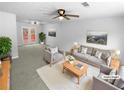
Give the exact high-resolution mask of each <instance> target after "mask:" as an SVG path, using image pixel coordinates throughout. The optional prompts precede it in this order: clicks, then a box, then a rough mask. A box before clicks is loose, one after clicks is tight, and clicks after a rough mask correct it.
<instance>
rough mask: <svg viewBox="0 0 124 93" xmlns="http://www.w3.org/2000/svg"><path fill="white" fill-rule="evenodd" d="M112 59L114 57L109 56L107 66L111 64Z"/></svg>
mask: <svg viewBox="0 0 124 93" xmlns="http://www.w3.org/2000/svg"><path fill="white" fill-rule="evenodd" d="M111 59H112V57H111V56H109V57H108V58H107V66H108V67H109V66H110V64H111Z"/></svg>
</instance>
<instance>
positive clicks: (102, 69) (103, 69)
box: [100, 65, 112, 75]
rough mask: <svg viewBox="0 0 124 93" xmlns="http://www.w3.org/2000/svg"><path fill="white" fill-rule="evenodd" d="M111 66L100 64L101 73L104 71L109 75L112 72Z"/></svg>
mask: <svg viewBox="0 0 124 93" xmlns="http://www.w3.org/2000/svg"><path fill="white" fill-rule="evenodd" d="M111 70H112V69H111V68H109V67H107V66H105V65H100V73H104V74H106V75H109V73H110V72H111Z"/></svg>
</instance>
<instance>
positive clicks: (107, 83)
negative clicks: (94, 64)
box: [92, 66, 124, 90]
mask: <svg viewBox="0 0 124 93" xmlns="http://www.w3.org/2000/svg"><path fill="white" fill-rule="evenodd" d="M112 70H113V69H111V68H108V67H106V66H100V74H99V75H98V76H93V83H92V89H93V90H123V89H124V80H123V76H122V75H121V73H120V70H119V71H115V73H113V72H112ZM110 73H111V74H110ZM105 75H109V76H111V75H114V76H115V75H117V76H120V77H119V78H115V79H104V78H103V76H105Z"/></svg>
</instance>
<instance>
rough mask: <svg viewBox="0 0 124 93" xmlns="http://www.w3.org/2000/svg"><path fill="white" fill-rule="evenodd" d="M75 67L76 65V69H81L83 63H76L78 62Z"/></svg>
mask: <svg viewBox="0 0 124 93" xmlns="http://www.w3.org/2000/svg"><path fill="white" fill-rule="evenodd" d="M75 67H76V68H77V69H82V68H83V64H80V63H78V64H76V65H75Z"/></svg>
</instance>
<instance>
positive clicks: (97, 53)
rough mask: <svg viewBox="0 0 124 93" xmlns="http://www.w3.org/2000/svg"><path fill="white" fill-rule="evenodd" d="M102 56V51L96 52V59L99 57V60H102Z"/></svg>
mask: <svg viewBox="0 0 124 93" xmlns="http://www.w3.org/2000/svg"><path fill="white" fill-rule="evenodd" d="M101 55H102V52H100V51H96V54H95V57H97V58H99V59H100V58H101Z"/></svg>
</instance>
